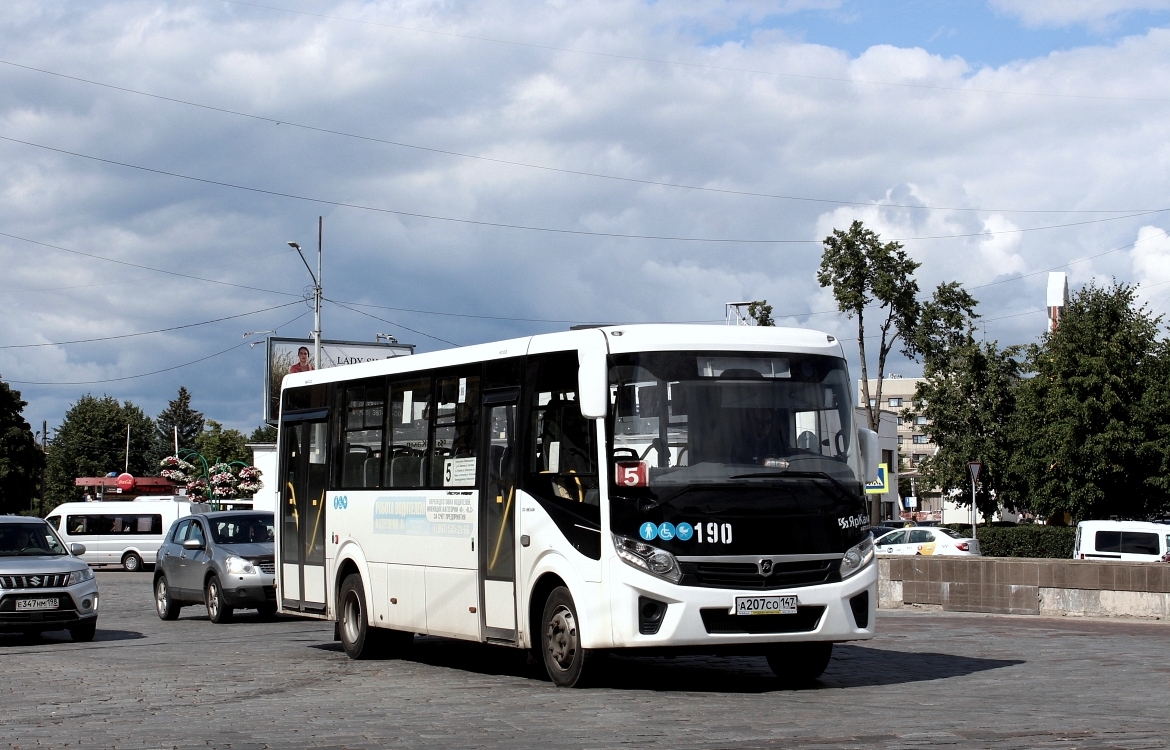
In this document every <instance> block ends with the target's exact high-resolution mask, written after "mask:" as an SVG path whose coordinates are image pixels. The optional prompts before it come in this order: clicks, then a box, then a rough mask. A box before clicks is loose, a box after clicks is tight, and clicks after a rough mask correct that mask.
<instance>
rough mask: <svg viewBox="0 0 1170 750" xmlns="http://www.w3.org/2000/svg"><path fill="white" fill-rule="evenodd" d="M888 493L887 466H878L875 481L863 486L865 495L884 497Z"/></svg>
mask: <svg viewBox="0 0 1170 750" xmlns="http://www.w3.org/2000/svg"><path fill="white" fill-rule="evenodd" d="M889 491H890V467H889V465H888V464H878V475H877V479H876V480H874V481H872V482H869V483H868V484H866V485H865V494H867V495H884V494H886V493H887V492H889Z"/></svg>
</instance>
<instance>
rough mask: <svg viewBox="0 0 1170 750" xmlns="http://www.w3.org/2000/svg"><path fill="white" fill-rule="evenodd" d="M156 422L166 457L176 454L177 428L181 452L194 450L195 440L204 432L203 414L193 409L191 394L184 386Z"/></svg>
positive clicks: (159, 439)
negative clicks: (185, 449)
mask: <svg viewBox="0 0 1170 750" xmlns="http://www.w3.org/2000/svg"><path fill="white" fill-rule="evenodd" d="M154 422H155V427H156V429H155V435H156V436H157V439H158V442H159V448H160V451H161V452H162V455H164V456H170V455H173V454H174V452H175V430H176V428H177V429H178V432H179V449H180V450H182V449H183V448H194V447H195V438H197V437H198V436H199V433H201V432H203V412H199V411H195V410H194V409H192V408H191V394H190V392H188V391H187V389H186V388H185V387H184V386H179V393H178V395H176V396H175V397H174V398H173V399H171V400H170V402H169V403H167V408H165V409H163V410H162V411H161V412H159V415H158V417H156V418H155V420H154ZM160 458H161V456H160Z"/></svg>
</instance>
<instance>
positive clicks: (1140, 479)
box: [1006, 282, 1170, 521]
mask: <svg viewBox="0 0 1170 750" xmlns="http://www.w3.org/2000/svg"><path fill="white" fill-rule="evenodd" d="M1159 322H1160V319H1159V318H1154V317H1153V316H1152V315H1151V314H1150V313H1149V312H1148V311H1147V310H1146V308H1145V306H1144V305H1143V306H1139V305H1138V304H1137V302H1136V300H1135V297H1134V288H1133V287H1131V286H1128V285H1126V284H1118V283H1116V282H1115V283H1113V284H1112V285H1110V286H1106V287H1099V286H1096V285H1090V286H1088V287H1085V288H1084V289H1082V290H1080V291H1079V292H1077V293H1076V294H1075V295H1074V296H1073V298H1072V299H1071V300H1070V302H1069V305H1068V308H1067V309H1066V311H1065V313H1064V314H1063V315H1062V316H1061V318H1060V324H1059V326H1058V327H1057V329H1056V331H1055V332H1052V333H1050V334H1048V335H1046V336H1045V338H1044V340H1043V342H1042V343H1041V344H1040V345H1039V346H1034V347H1032V348H1031V349H1030V351H1029V357H1028V362H1027V364H1028V366H1029V368H1030V370H1031V371H1032V372H1034V373H1035V375H1034V376H1033V377H1031V378H1029V379H1027V380H1026V381H1024V382H1022V383H1021V384H1020V387H1019V389H1018V394H1017V399H1016V400H1017V405H1018V406H1017V410H1016V414H1015V418H1014V419H1013V423H1012V430H1011V435H1012V448H1013V449H1014V451H1015V459H1014V461H1013V462H1012V467H1011V474H1012V476H1011V480H1012V484H1013V485H1014V486H1015V490H1014V492H1013V493H1012V494H1009V495H1007V496H1006V497H1007V499H1011V500H1014V501H1015V502H1016V503H1017V504H1019V505H1023V506H1025V507H1028V508H1029V509H1031V510H1032V511H1033V512H1035V513H1036V514H1037V515H1038V516H1040V517H1042V518H1046V517H1051V516H1054V515H1056V516H1059V515H1063V514H1064V513H1068V514H1069V515H1070V516H1071V517H1072V519H1073V520H1074V521H1078V520H1081V519H1085V518H1108V517H1110V516H1112V515H1117V516H1122V517H1131V518H1145V517H1148V516H1150V515H1156V514H1160V513H1164V512H1166V511H1167V510H1170V503H1168V498H1170V495H1168V492H1167V490H1168V487H1167V478H1168V476H1170V475H1168V473H1167V469H1168V468H1170V466H1168V451H1170V442H1168V438H1170V435H1168V432H1167V427H1166V426H1167V424H1170V393H1167V390H1168V389H1170V384H1168V382H1167V381H1168V378H1167V376H1168V374H1170V359H1168V352H1167V346H1166V344H1165V342H1159V341H1158V338H1157V335H1158V326H1159Z"/></svg>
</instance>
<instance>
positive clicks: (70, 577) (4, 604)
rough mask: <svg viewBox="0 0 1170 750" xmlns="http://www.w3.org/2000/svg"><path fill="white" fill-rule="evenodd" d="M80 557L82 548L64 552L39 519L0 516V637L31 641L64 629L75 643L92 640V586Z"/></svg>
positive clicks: (94, 602)
mask: <svg viewBox="0 0 1170 750" xmlns="http://www.w3.org/2000/svg"><path fill="white" fill-rule="evenodd" d="M83 554H85V546H84V545H82V544H74V545H71V547H70V548H66V547H65V543H64V542H62V541H61V538H60V537H59V536H57V532H56V531H54V530H53V527H52V526H50V525H49V524H47V523H45V522H44V521H43V520H42V519H40V518H25V517H22V516H3V517H0V632H3V631H8V632H11V631H16V632H21V633H24V634H25V636H26V637H28V638H37V637H39V636H40V634H41V633H42V632H44V631H46V630H68V631H69V634H70V635H71V636H73V640H75V641H92V640H93V636H94V632H95V631H96V630H97V612H98V587H97V580H96V579H94V577H93V570H91V569H90V567H89V565H87V564H86V563H85V562H84V561H82V560H80V559H79V558H80V557H81V555H83Z"/></svg>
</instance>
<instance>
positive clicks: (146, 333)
mask: <svg viewBox="0 0 1170 750" xmlns="http://www.w3.org/2000/svg"><path fill="white" fill-rule="evenodd" d="M299 304H301V300H297V301H295V302H286V303H284V304H283V305H276V306H274V307H265V308H264V309H262V310H253V311H252V312H246V313H240V314H239V315H228V316H226V317H223V318H216V319H214V320H205V321H203V322H201V323H186V324H184V325H181V326H171V327H170V328H156V329H155V330H153V331H139V332H137V333H122V334H119V335H117V336H102V337H100V338H94V339H74V340H73V341H56V342H52V343H43V344H4V345H0V349H31V348H33V347H37V346H65V345H67V344H89V343H93V342H95V341H113V340H114V339H129V338H134V337H136V336H150V335H152V334H155V333H166V332H167V331H179V330H182V329H184V328H196V327H198V326H205V325H210V324H211V323H219V322H222V321H224V320H234V319H236V318H246V317H247V316H249V315H257V314H259V313H262V312H268V311H269V310H279V309H281V308H282V307H291V306H292V305H299Z"/></svg>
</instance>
